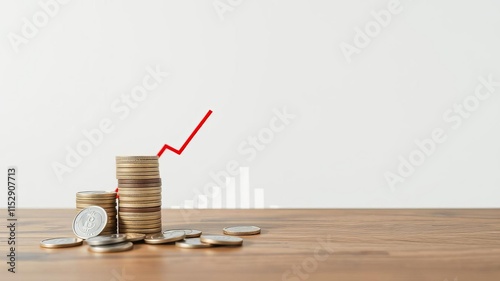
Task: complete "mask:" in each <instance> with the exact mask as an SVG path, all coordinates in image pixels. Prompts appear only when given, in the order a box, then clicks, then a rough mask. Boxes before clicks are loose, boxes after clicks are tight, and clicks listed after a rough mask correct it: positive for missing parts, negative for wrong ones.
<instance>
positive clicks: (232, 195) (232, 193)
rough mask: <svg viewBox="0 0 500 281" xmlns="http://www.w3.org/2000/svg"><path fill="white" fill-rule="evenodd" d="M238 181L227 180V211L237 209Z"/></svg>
mask: <svg viewBox="0 0 500 281" xmlns="http://www.w3.org/2000/svg"><path fill="white" fill-rule="evenodd" d="M235 185H236V181H235V179H234V178H226V209H234V208H236V188H235Z"/></svg>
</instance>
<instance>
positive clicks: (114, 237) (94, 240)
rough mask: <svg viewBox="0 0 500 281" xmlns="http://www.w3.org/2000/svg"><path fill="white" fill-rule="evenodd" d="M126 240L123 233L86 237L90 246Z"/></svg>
mask: <svg viewBox="0 0 500 281" xmlns="http://www.w3.org/2000/svg"><path fill="white" fill-rule="evenodd" d="M125 241H127V236H126V235H125V234H111V235H99V236H95V237H90V238H89V239H87V244H89V245H90V246H100V245H110V244H117V243H121V242H125Z"/></svg>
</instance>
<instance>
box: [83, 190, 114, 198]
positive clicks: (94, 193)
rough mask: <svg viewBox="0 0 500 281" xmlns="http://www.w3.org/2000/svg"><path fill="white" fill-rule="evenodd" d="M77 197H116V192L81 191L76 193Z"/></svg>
mask: <svg viewBox="0 0 500 281" xmlns="http://www.w3.org/2000/svg"><path fill="white" fill-rule="evenodd" d="M76 197H77V198H115V197H116V192H111V191H80V192H77V193H76Z"/></svg>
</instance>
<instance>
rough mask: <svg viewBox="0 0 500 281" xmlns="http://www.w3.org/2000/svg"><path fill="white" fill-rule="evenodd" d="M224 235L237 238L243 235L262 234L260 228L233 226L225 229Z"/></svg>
mask: <svg viewBox="0 0 500 281" xmlns="http://www.w3.org/2000/svg"><path fill="white" fill-rule="evenodd" d="M223 232H224V234H227V235H236V236H243V235H255V234H259V233H260V227H258V226H232V227H225V228H224V229H223Z"/></svg>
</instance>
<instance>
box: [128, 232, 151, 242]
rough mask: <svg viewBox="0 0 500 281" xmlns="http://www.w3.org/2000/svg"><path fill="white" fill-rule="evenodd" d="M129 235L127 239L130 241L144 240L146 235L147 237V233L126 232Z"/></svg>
mask: <svg viewBox="0 0 500 281" xmlns="http://www.w3.org/2000/svg"><path fill="white" fill-rule="evenodd" d="M125 235H126V236H127V241H129V242H137V241H142V240H144V237H146V234H142V233H125Z"/></svg>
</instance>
